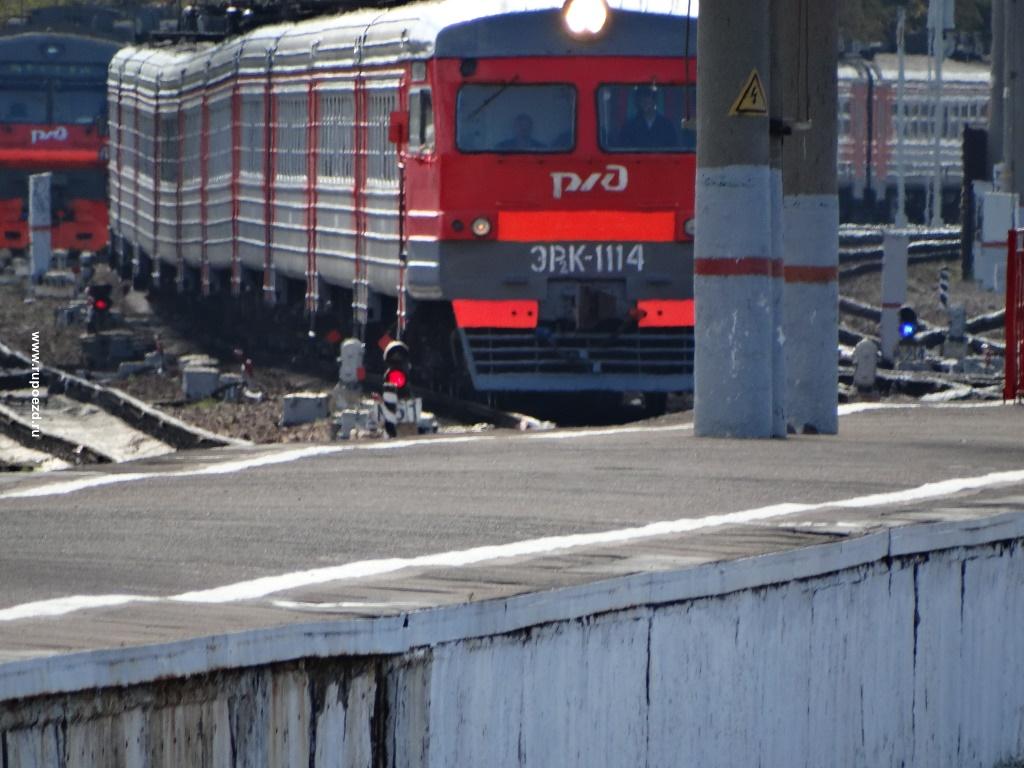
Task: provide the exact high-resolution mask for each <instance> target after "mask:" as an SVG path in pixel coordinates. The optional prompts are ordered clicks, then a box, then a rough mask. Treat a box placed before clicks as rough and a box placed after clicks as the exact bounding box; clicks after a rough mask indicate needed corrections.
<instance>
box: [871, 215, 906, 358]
mask: <svg viewBox="0 0 1024 768" xmlns="http://www.w3.org/2000/svg"><path fill="white" fill-rule="evenodd" d="M909 244H910V239H909V238H908V237H907V235H906V234H905V233H901V232H886V233H885V241H884V243H883V246H882V247H883V254H882V319H881V320H880V321H879V323H878V336H879V339H880V341H881V343H882V358H883V359H884V360H888V361H889V362H892V361H894V360H895V359H896V348H897V347H898V346H899V343H900V320H899V312H900V307H902V306H903V302H905V301H906V300H907V249H908V247H909Z"/></svg>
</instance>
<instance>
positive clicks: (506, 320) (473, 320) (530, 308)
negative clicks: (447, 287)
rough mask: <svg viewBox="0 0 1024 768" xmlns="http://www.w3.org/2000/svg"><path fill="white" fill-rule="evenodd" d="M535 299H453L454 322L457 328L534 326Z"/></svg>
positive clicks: (535, 318) (535, 321) (535, 324)
mask: <svg viewBox="0 0 1024 768" xmlns="http://www.w3.org/2000/svg"><path fill="white" fill-rule="evenodd" d="M537 305H538V303H537V302H536V301H483V300H475V299H455V300H454V301H453V302H452V308H453V309H454V310H455V324H456V325H458V326H459V328H536V327H537Z"/></svg>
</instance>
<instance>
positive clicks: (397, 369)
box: [384, 341, 411, 397]
mask: <svg viewBox="0 0 1024 768" xmlns="http://www.w3.org/2000/svg"><path fill="white" fill-rule="evenodd" d="M409 357H410V356H409V347H408V346H407V345H406V344H405V342H402V341H392V342H391V343H390V344H388V345H387V347H386V348H385V349H384V392H385V394H387V393H388V392H394V393H395V394H396V395H398V396H399V397H408V395H409V368H410V367H411V366H410V361H409Z"/></svg>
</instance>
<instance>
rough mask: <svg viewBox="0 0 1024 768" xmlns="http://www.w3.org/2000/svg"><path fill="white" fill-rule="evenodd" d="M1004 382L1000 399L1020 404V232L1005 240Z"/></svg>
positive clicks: (1023, 301)
mask: <svg viewBox="0 0 1024 768" xmlns="http://www.w3.org/2000/svg"><path fill="white" fill-rule="evenodd" d="M1006 259H1007V260H1006V356H1005V358H1004V359H1005V360H1006V379H1005V386H1004V388H1003V400H1004V401H1006V400H1016V401H1017V402H1021V401H1024V229H1011V230H1010V232H1009V235H1008V237H1007V240H1006Z"/></svg>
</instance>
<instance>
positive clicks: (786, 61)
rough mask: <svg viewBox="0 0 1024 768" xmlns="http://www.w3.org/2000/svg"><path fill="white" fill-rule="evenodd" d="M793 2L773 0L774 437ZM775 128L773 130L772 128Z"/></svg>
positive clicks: (781, 363)
mask: <svg viewBox="0 0 1024 768" xmlns="http://www.w3.org/2000/svg"><path fill="white" fill-rule="evenodd" d="M793 5H794V3H793V2H792V0H771V2H770V9H769V13H770V18H771V37H770V46H771V50H770V52H769V55H770V57H771V62H770V66H769V70H770V71H769V74H768V81H769V82H768V83H766V86H767V88H768V116H769V120H770V121H771V122H770V129H769V145H768V160H769V175H768V183H769V185H770V187H771V227H772V253H771V259H772V267H773V268H772V436H773V437H784V436H785V435H786V367H785V362H786V359H785V356H786V350H785V347H786V337H785V336H784V334H783V332H782V308H783V274H782V265H783V263H784V256H783V254H784V252H785V244H784V238H783V221H782V194H783V193H782V151H783V140H784V137H785V134H786V133H788V132H789V130H790V122H791V121H789V120H788V119H787V118H788V117H789V115H788V114H787V112H786V111H785V109H784V106H785V105H784V101H785V99H784V98H783V89H784V87H785V81H784V73H783V70H784V69H785V68H790V67H792V66H793V65H795V64H796V62H797V61H798V57H797V55H796V52H794V51H792V50H791V49H789V48H787V47H786V44H785V43H786V38H787V37H788V35H787V32H788V27H790V26H791V21H790V19H789V18H787V16H786V14H787V13H789V12H791V11H792V7H791V6H793ZM771 126H773V127H771Z"/></svg>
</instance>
